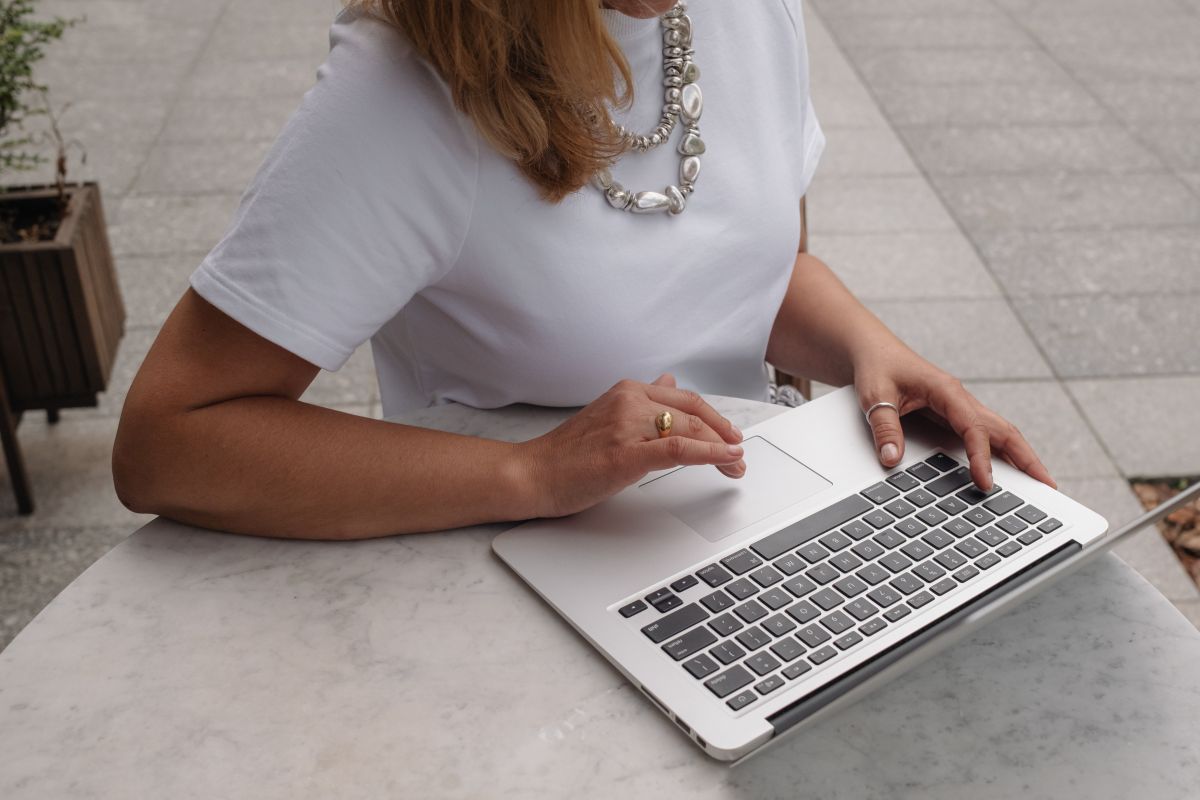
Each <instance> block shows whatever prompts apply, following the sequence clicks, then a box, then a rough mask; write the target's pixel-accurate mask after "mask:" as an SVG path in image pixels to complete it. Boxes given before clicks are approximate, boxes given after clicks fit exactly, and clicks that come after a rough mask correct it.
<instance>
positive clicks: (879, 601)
mask: <svg viewBox="0 0 1200 800" xmlns="http://www.w3.org/2000/svg"><path fill="white" fill-rule="evenodd" d="M867 597H869V598H871V599H872V600H874V601H875V604H876V605H878V606H881V607H883V608H887V607H888V606H890V605H891V604H892V603H895V602H897V601H899V600H900V599H901V597H900V595H899V594H898V593H897V592H895V591H893V590H892V589H891V588H890V587H888V586H880V587H879V588H877V589H874V590H873V591H870V592H867Z"/></svg>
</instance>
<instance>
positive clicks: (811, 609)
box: [787, 600, 821, 625]
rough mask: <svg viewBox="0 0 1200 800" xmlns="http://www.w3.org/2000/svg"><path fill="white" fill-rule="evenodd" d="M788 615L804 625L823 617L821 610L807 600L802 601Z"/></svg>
mask: <svg viewBox="0 0 1200 800" xmlns="http://www.w3.org/2000/svg"><path fill="white" fill-rule="evenodd" d="M787 613H788V614H789V615H790V616H791V617H793V618H794V619H795V620H796V621H797V622H799V623H800V624H801V625H803V624H804V623H806V622H812V621H813V620H814V619H816V618H817V617H819V616H821V610H820V609H819V608H817V607H816V606H814V605H813V604H812V603H810V602H808V601H807V600H801V601H800V602H799V603H796V605H794V606H792V607H791V608H789V609H788V610H787Z"/></svg>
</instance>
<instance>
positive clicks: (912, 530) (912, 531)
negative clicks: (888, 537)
mask: <svg viewBox="0 0 1200 800" xmlns="http://www.w3.org/2000/svg"><path fill="white" fill-rule="evenodd" d="M892 530H894V531H900V532H901V533H903V534H904V535H905V536H907V537H908V538H910V539H911V538H913V537H914V536H920V535H921V534H922V533H924V532H925V531H927V530H929V528H928V526H926V525H925V523H923V522H921V521H920V520H918V519H902V520H900V521H899V522H897V523H896V527H894V528H892Z"/></svg>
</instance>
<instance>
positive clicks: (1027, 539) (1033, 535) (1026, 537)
mask: <svg viewBox="0 0 1200 800" xmlns="http://www.w3.org/2000/svg"><path fill="white" fill-rule="evenodd" d="M1040 538H1042V532H1041V531H1038V530H1034V529H1032V528H1031V529H1029V530H1027V531H1025V532H1024V533H1022V534H1021V535H1020V536H1018V537H1017V541H1018V542H1020V543H1021V544H1033V543H1034V542H1036V541H1037V540H1038V539H1040ZM835 585H836V584H835Z"/></svg>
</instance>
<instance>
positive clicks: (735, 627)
mask: <svg viewBox="0 0 1200 800" xmlns="http://www.w3.org/2000/svg"><path fill="white" fill-rule="evenodd" d="M708 627H710V628H712V629H713V630H714V631H716V632H717V633H719V634H721V635H722V636H728V635H729V634H731V633H734V632H736V631H740V630H741V629H742V623H740V622H738V620H737V617H735V616H733V614H722V615H721V616H719V617H713V618H712V619H710V620H709V621H708Z"/></svg>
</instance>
